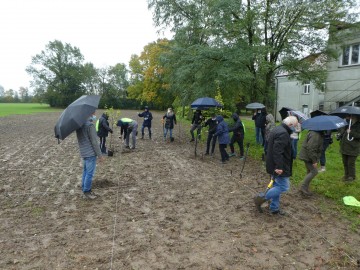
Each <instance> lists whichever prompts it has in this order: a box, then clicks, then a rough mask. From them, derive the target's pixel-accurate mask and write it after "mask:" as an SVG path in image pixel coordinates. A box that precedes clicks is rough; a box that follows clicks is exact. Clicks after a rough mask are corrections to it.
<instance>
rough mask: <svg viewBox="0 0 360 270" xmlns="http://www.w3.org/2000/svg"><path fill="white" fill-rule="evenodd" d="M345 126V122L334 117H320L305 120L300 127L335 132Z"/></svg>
mask: <svg viewBox="0 0 360 270" xmlns="http://www.w3.org/2000/svg"><path fill="white" fill-rule="evenodd" d="M346 125H347V122H346V121H345V120H344V119H342V118H340V117H338V116H335V115H320V116H316V117H314V118H310V119H308V120H305V121H304V122H303V123H302V125H301V127H302V128H303V129H307V130H314V131H320V130H336V129H339V128H342V127H344V126H346Z"/></svg>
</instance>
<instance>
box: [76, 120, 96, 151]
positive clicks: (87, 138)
mask: <svg viewBox="0 0 360 270" xmlns="http://www.w3.org/2000/svg"><path fill="white" fill-rule="evenodd" d="M76 136H77V139H78V144H79V149H80V155H81V157H82V158H88V157H94V156H98V157H100V156H101V150H100V145H99V142H98V141H97V135H96V130H95V126H94V124H93V123H92V122H90V121H87V122H86V123H85V124H84V125H83V126H82V127H81V128H79V129H77V130H76Z"/></svg>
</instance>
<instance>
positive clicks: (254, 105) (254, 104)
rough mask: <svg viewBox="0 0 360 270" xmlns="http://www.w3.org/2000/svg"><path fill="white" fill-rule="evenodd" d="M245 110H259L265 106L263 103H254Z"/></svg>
mask: <svg viewBox="0 0 360 270" xmlns="http://www.w3.org/2000/svg"><path fill="white" fill-rule="evenodd" d="M245 108H246V109H248V110H258V109H263V108H265V105H264V104H262V103H258V102H254V103H249V104H248V105H246V106H245Z"/></svg>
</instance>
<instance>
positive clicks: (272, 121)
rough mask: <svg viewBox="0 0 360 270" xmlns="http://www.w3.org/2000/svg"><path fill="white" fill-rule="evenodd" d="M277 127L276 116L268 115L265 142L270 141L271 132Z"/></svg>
mask: <svg viewBox="0 0 360 270" xmlns="http://www.w3.org/2000/svg"><path fill="white" fill-rule="evenodd" d="M275 127H276V124H275V119H274V116H273V115H272V114H271V113H269V114H268V115H266V126H265V140H266V141H268V140H269V134H270V132H271V131H272V130H273V129H274V128H275Z"/></svg>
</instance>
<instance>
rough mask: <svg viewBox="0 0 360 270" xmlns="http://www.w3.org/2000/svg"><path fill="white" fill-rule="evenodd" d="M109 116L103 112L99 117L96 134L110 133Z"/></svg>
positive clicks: (100, 135) (105, 134)
mask: <svg viewBox="0 0 360 270" xmlns="http://www.w3.org/2000/svg"><path fill="white" fill-rule="evenodd" d="M108 119H109V116H108V115H107V114H105V113H103V115H102V116H101V117H100V119H99V130H98V132H97V135H98V136H99V137H107V136H108V135H109V131H110V133H112V130H111V128H110V127H109V121H108Z"/></svg>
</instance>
